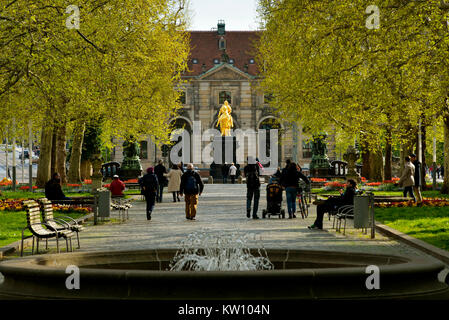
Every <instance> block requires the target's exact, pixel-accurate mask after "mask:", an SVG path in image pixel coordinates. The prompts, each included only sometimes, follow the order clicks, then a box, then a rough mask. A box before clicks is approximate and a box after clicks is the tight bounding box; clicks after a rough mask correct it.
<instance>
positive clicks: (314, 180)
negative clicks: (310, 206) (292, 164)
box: [310, 178, 327, 182]
mask: <svg viewBox="0 0 449 320" xmlns="http://www.w3.org/2000/svg"><path fill="white" fill-rule="evenodd" d="M310 181H312V182H326V181H327V179H325V178H311V179H310Z"/></svg>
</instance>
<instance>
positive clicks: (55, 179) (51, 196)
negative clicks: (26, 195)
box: [45, 172, 70, 200]
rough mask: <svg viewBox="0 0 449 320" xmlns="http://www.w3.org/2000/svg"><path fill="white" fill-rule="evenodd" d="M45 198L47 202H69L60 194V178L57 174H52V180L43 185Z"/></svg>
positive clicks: (62, 193)
mask: <svg viewBox="0 0 449 320" xmlns="http://www.w3.org/2000/svg"><path fill="white" fill-rule="evenodd" d="M45 197H46V198H47V199H48V200H70V198H68V197H66V196H65V194H64V192H62V187H61V177H60V176H59V173H57V172H55V173H53V176H52V178H51V179H50V180H49V181H48V182H47V183H46V184H45Z"/></svg>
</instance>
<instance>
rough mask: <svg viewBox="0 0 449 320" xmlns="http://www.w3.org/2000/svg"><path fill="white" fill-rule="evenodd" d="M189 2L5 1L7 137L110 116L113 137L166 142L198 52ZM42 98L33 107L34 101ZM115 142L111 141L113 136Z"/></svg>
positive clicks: (0, 55)
mask: <svg viewBox="0 0 449 320" xmlns="http://www.w3.org/2000/svg"><path fill="white" fill-rule="evenodd" d="M183 3H184V0H119V1H112V2H110V1H103V2H98V1H90V0H80V1H78V2H76V5H77V6H79V8H80V15H81V16H80V18H81V22H80V29H79V30H76V29H68V28H67V27H66V25H65V22H66V19H68V18H69V16H70V14H66V13H65V10H66V8H67V6H69V5H71V4H72V2H69V1H67V0H55V1H52V3H51V5H49V4H48V1H47V0H36V1H31V2H30V1H25V0H18V1H3V2H2V3H1V4H0V112H1V114H2V117H1V118H0V128H1V129H0V131H1V132H0V134H1V135H3V136H4V135H5V134H6V131H5V129H6V125H7V124H9V125H11V121H12V119H13V118H15V119H16V123H17V131H18V132H19V133H20V132H24V131H25V129H26V126H27V125H28V121H29V120H33V126H34V127H35V128H39V127H42V126H43V125H45V126H52V125H53V124H54V123H55V122H62V123H63V124H64V125H65V124H66V123H67V126H68V128H69V129H70V128H73V123H74V122H75V121H86V122H89V121H90V120H91V119H100V118H101V119H104V126H103V128H104V132H103V134H104V135H106V136H108V137H109V138H110V137H111V136H115V137H122V136H124V135H127V134H133V135H135V136H139V135H144V134H150V135H152V136H154V137H156V138H160V139H166V131H167V128H168V123H167V122H168V119H170V118H171V117H172V116H173V114H174V113H175V112H176V110H177V109H178V108H179V107H180V104H179V103H178V102H177V98H178V96H179V93H178V92H177V91H176V90H175V89H174V87H175V84H177V83H178V82H179V80H180V75H181V73H182V72H183V71H184V70H185V69H186V66H187V64H186V61H187V57H188V53H189V43H188V36H187V34H186V33H185V32H184V31H185V15H184V14H185V12H184V10H183ZM30 101H32V103H30ZM103 140H104V141H110V139H103Z"/></svg>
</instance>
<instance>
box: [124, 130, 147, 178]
mask: <svg viewBox="0 0 449 320" xmlns="http://www.w3.org/2000/svg"><path fill="white" fill-rule="evenodd" d="M131 139H132V138H131ZM131 139H130V140H126V141H125V142H124V143H123V156H124V158H123V162H122V165H121V168H120V179H122V180H128V179H136V178H138V177H139V176H140V175H141V174H142V165H141V164H140V159H139V153H140V147H139V144H138V143H137V141H132V140H131Z"/></svg>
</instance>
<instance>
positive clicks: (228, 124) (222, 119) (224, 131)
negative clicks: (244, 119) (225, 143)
mask: <svg viewBox="0 0 449 320" xmlns="http://www.w3.org/2000/svg"><path fill="white" fill-rule="evenodd" d="M231 112H232V108H231V106H230V105H229V103H228V101H225V102H224V104H223V105H222V106H221V108H220V112H219V113H218V121H217V127H218V126H220V131H221V135H222V136H230V135H231V128H233V127H234V121H233V120H232V116H231Z"/></svg>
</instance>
